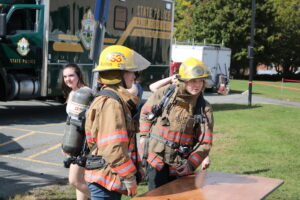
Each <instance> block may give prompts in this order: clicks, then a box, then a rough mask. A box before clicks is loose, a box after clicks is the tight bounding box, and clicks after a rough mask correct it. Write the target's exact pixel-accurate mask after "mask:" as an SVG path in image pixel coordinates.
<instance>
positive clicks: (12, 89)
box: [0, 0, 174, 101]
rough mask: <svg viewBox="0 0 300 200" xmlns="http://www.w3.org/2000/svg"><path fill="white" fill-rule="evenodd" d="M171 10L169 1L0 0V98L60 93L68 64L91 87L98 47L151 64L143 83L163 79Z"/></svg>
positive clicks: (167, 57) (169, 46)
mask: <svg viewBox="0 0 300 200" xmlns="http://www.w3.org/2000/svg"><path fill="white" fill-rule="evenodd" d="M173 11H174V3H173V1H172V0H0V101H10V100H20V99H22V100H23V99H34V98H43V99H44V98H60V97H62V91H61V83H62V81H63V80H62V76H61V74H62V68H63V66H64V65H66V64H67V63H76V64H78V65H79V67H80V68H81V70H82V71H83V74H84V79H85V81H86V82H87V83H88V84H89V85H90V86H91V85H92V69H93V68H94V66H95V65H96V63H97V62H98V60H97V58H98V57H99V54H100V52H101V50H102V49H103V48H105V47H107V46H109V45H114V44H118V45H124V46H127V47H129V48H132V49H133V50H135V51H137V52H138V53H140V54H141V55H143V56H144V57H145V58H146V59H148V60H149V61H150V62H151V66H150V67H149V68H148V69H147V70H146V71H145V73H143V74H142V75H141V82H142V84H144V85H148V84H150V83H151V82H153V81H155V80H158V79H161V78H163V77H165V76H166V75H165V74H167V73H168V70H169V62H170V49H171V38H172V29H173ZM99 29H101V34H100V35H99V31H98V32H97V30H99Z"/></svg>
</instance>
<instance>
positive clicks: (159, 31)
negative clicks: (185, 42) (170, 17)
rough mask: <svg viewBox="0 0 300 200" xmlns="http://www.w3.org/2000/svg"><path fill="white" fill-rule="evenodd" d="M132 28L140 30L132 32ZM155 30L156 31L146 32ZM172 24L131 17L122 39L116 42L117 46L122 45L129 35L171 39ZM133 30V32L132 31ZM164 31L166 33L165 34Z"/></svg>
mask: <svg viewBox="0 0 300 200" xmlns="http://www.w3.org/2000/svg"><path fill="white" fill-rule="evenodd" d="M134 28H142V29H137V30H134ZM147 29H156V30H147ZM171 29H172V22H169V21H163V20H154V19H147V18H143V17H133V18H132V20H131V21H130V23H129V24H128V26H127V28H126V30H125V31H124V32H123V34H122V37H121V38H120V39H119V40H118V42H117V44H118V45H123V44H124V42H125V41H126V39H127V38H128V36H129V35H132V36H141V37H150V38H160V39H170V38H171ZM133 30H134V31H133ZM165 31H166V32H165Z"/></svg>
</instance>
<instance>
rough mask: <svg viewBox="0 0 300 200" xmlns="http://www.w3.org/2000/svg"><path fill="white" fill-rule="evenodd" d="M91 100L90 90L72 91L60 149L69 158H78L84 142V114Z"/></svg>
mask: <svg viewBox="0 0 300 200" xmlns="http://www.w3.org/2000/svg"><path fill="white" fill-rule="evenodd" d="M92 99H93V94H92V90H91V89H90V88H80V89H78V90H76V91H74V94H73V96H72V98H71V101H70V102H69V105H68V106H69V113H68V118H67V122H66V126H65V132H64V137H63V143H62V149H63V151H64V152H65V153H67V154H69V155H71V156H78V155H79V153H80V151H81V149H82V146H83V143H84V140H85V133H84V121H85V112H86V110H87V108H88V106H89V105H90V103H91V101H92Z"/></svg>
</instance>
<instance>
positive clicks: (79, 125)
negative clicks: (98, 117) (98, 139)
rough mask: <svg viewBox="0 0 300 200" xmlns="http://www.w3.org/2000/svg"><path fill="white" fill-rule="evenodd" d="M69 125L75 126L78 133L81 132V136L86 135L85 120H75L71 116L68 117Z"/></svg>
mask: <svg viewBox="0 0 300 200" xmlns="http://www.w3.org/2000/svg"><path fill="white" fill-rule="evenodd" d="M66 123H67V125H70V124H73V125H74V126H76V127H77V129H78V132H80V133H81V134H84V126H83V124H84V121H83V120H79V119H74V118H72V117H70V116H68V117H67V122H66Z"/></svg>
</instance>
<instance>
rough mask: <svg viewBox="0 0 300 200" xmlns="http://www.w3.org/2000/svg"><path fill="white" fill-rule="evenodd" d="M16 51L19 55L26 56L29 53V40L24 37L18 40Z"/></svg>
mask: <svg viewBox="0 0 300 200" xmlns="http://www.w3.org/2000/svg"><path fill="white" fill-rule="evenodd" d="M17 51H18V53H19V54H20V55H21V56H26V55H27V54H28V53H29V51H30V48H29V42H28V40H26V39H25V38H24V37H23V38H22V39H20V40H19V42H18V47H17Z"/></svg>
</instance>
